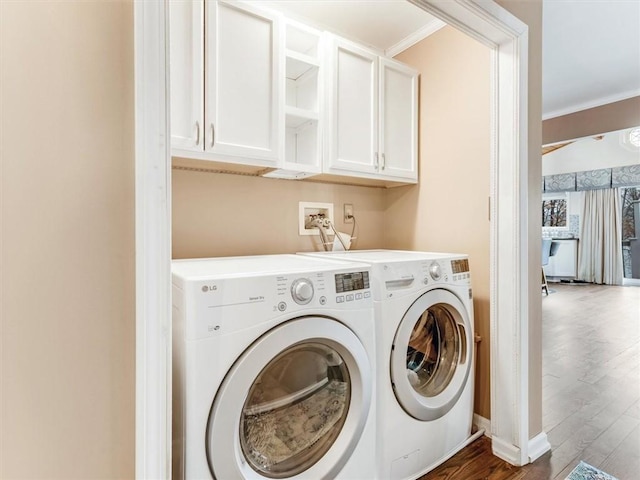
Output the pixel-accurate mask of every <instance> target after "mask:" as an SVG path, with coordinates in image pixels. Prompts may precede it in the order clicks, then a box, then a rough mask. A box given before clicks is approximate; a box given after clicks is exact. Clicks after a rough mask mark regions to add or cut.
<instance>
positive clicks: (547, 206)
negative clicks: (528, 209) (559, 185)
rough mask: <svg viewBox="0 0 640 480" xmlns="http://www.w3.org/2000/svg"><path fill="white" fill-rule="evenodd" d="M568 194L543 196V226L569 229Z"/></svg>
mask: <svg viewBox="0 0 640 480" xmlns="http://www.w3.org/2000/svg"><path fill="white" fill-rule="evenodd" d="M567 206H568V197H567V194H566V193H563V194H560V195H558V194H553V195H543V196H542V226H543V227H561V228H568V226H569V225H568V223H567Z"/></svg>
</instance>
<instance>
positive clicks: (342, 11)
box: [260, 0, 444, 56]
mask: <svg viewBox="0 0 640 480" xmlns="http://www.w3.org/2000/svg"><path fill="white" fill-rule="evenodd" d="M260 4H261V5H269V6H271V7H273V8H275V9H276V10H279V11H281V12H283V13H285V14H286V15H287V16H288V17H290V18H294V19H299V20H304V21H305V22H307V23H310V24H312V25H315V26H316V27H317V28H320V29H326V30H329V31H331V32H333V33H336V34H338V35H340V36H342V37H345V38H349V39H351V40H354V41H357V42H359V43H363V44H365V45H369V46H371V47H374V48H375V49H377V50H379V51H381V52H384V53H386V54H387V55H390V56H393V55H396V54H398V53H400V52H401V51H402V50H404V49H406V48H408V47H410V46H411V45H413V44H414V43H416V42H418V41H420V40H422V39H423V38H424V37H425V36H427V35H428V34H430V33H433V32H434V31H435V30H437V29H438V28H440V27H441V26H443V25H444V24H443V23H442V22H441V21H440V20H438V19H436V18H435V17H433V16H432V15H430V14H428V13H427V12H425V11H424V10H422V9H421V8H419V7H416V6H415V5H413V4H412V3H409V2H408V1H407V0H296V1H291V0H273V1H271V0H268V1H261V2H260Z"/></svg>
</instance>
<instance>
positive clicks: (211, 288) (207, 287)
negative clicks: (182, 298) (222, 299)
mask: <svg viewBox="0 0 640 480" xmlns="http://www.w3.org/2000/svg"><path fill="white" fill-rule="evenodd" d="M215 290H218V286H217V285H204V286H203V287H202V291H203V292H205V293H207V292H213V291H215Z"/></svg>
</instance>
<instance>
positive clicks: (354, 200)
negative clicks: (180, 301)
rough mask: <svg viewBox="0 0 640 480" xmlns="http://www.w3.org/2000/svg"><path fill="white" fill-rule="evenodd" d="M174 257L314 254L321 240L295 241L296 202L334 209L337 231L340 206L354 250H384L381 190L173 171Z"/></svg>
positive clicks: (305, 238) (302, 238)
mask: <svg viewBox="0 0 640 480" xmlns="http://www.w3.org/2000/svg"><path fill="white" fill-rule="evenodd" d="M172 172H173V180H172V181H173V257H174V258H190V257H209V256H214V257H215V256H227V255H262V254H271V253H293V252H297V251H313V250H317V249H319V248H320V246H319V236H317V235H316V236H300V235H298V202H300V201H303V202H328V203H333V208H334V215H335V217H336V219H335V220H336V226H337V227H338V230H340V231H342V232H346V233H351V230H352V225H345V224H344V223H343V222H342V211H343V204H344V203H351V204H353V207H354V215H355V217H356V220H357V226H358V229H357V230H356V233H355V236H356V237H357V239H356V241H355V243H354V245H353V248H357V249H365V248H380V247H381V246H382V231H383V216H384V190H383V189H381V188H371V187H354V186H348V185H333V184H326V183H315V182H309V181H305V182H300V181H294V180H276V179H272V178H260V177H249V176H241V175H228V174H220V173H205V172H197V171H189V170H180V169H173V170H172Z"/></svg>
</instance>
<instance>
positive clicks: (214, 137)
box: [211, 123, 216, 148]
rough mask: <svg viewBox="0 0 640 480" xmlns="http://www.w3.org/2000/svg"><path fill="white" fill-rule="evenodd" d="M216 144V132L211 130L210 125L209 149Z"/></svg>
mask: <svg viewBox="0 0 640 480" xmlns="http://www.w3.org/2000/svg"><path fill="white" fill-rule="evenodd" d="M215 143H216V131H215V129H214V128H213V123H212V124H211V148H213V145H214V144H215Z"/></svg>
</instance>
